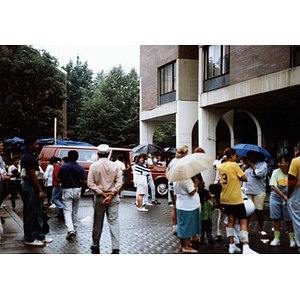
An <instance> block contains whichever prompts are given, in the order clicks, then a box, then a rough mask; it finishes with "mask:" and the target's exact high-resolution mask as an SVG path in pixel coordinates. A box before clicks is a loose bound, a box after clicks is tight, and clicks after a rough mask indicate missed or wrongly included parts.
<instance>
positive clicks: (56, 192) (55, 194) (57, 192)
mask: <svg viewBox="0 0 300 300" xmlns="http://www.w3.org/2000/svg"><path fill="white" fill-rule="evenodd" d="M61 196H62V188H61V187H60V186H53V189H52V203H54V204H55V205H56V206H57V207H58V208H59V209H64V205H63V204H62V202H61Z"/></svg>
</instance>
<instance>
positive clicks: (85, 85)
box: [64, 56, 93, 140]
mask: <svg viewBox="0 0 300 300" xmlns="http://www.w3.org/2000/svg"><path fill="white" fill-rule="evenodd" d="M64 69H65V70H66V71H67V78H68V81H67V98H68V106H67V124H68V125H67V128H68V132H67V135H68V138H69V139H71V140H78V134H77V127H78V123H77V121H78V117H79V114H80V111H81V109H82V104H83V101H84V100H86V99H88V98H89V97H91V95H92V87H93V71H92V70H90V69H89V68H88V63H87V62H84V63H82V62H81V61H80V60H79V56H77V60H76V64H74V63H73V61H72V60H70V62H69V63H68V64H67V66H66V67H64Z"/></svg>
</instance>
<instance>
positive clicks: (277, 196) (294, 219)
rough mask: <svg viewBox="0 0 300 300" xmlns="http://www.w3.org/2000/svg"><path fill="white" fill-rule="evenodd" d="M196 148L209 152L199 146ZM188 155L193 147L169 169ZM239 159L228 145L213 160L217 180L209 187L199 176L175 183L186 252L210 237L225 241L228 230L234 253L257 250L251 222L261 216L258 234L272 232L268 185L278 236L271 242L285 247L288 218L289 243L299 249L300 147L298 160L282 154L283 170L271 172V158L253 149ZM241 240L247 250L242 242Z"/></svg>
mask: <svg viewBox="0 0 300 300" xmlns="http://www.w3.org/2000/svg"><path fill="white" fill-rule="evenodd" d="M200 149H201V148H200ZM195 152H202V153H204V152H205V151H204V150H203V149H201V151H199V148H196V149H195ZM187 153H188V148H187V146H183V147H179V148H178V149H177V152H176V155H175V158H174V159H173V160H172V161H171V163H170V164H169V166H168V170H170V169H171V168H172V166H174V165H175V164H176V162H177V161H178V160H179V159H180V158H182V157H184V156H186V155H187ZM237 159H238V156H237V153H236V150H235V149H233V148H227V149H225V151H224V153H223V156H222V155H220V154H218V155H217V158H216V160H215V161H214V162H213V168H214V170H215V172H216V176H215V180H214V183H212V184H209V186H208V189H207V190H206V189H204V188H203V182H202V181H201V180H200V181H199V180H198V179H197V177H196V178H191V179H188V180H185V181H178V182H169V201H172V203H173V209H172V222H173V232H174V234H176V235H177V236H178V238H179V239H180V241H181V250H182V252H188V253H197V246H198V245H203V244H206V243H205V235H206V238H207V240H208V243H209V244H210V245H215V243H217V242H220V241H222V236H223V233H224V228H225V235H226V237H227V239H228V252H229V253H231V254H233V253H240V252H243V253H244V254H256V252H255V251H253V250H252V249H251V248H250V247H249V232H248V228H249V222H250V218H251V216H252V215H253V214H255V216H256V219H257V224H258V234H259V235H261V237H264V236H266V235H267V232H266V231H265V229H264V212H265V210H264V203H265V198H266V190H267V188H268V185H269V187H270V188H271V192H270V202H269V205H270V219H272V220H273V222H274V238H273V240H272V241H271V242H270V246H272V247H276V246H279V245H280V234H281V220H284V221H285V222H286V227H287V231H288V236H289V240H290V244H289V246H290V247H291V248H295V247H298V249H299V247H300V244H299V237H300V231H299V229H300V205H299V204H298V202H300V197H299V194H297V193H300V192H299V191H300V188H299V189H298V187H299V186H300V145H299V144H298V146H297V150H296V151H295V158H293V159H292V163H291V158H290V157H289V156H288V155H286V154H285V155H280V156H279V157H278V159H277V161H278V168H276V166H275V167H274V168H272V171H271V172H270V168H269V166H268V164H267V162H266V158H265V156H264V155H263V154H261V153H259V152H255V151H248V152H247V157H243V158H242V159H240V161H239V162H238V160H237ZM272 165H274V163H273V164H272ZM201 179H202V178H201ZM197 190H198V195H197V193H196V191H197ZM214 209H216V210H217V211H218V212H217V213H218V217H217V222H216V224H215V225H216V229H217V232H216V233H217V234H216V236H215V238H214V237H213V236H212V211H213V210H214ZM199 211H200V212H201V213H199ZM199 215H200V220H201V221H199ZM200 224H201V226H200V229H199V225H200ZM240 243H241V244H242V250H241V248H240V247H238V246H237V245H238V244H240ZM195 246H196V247H195Z"/></svg>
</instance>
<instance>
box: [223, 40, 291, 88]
mask: <svg viewBox="0 0 300 300" xmlns="http://www.w3.org/2000/svg"><path fill="white" fill-rule="evenodd" d="M290 51H291V48H290V46H288V45H283V46H272V45H268V46H265V45H257V46H251V45H243V46H234V45H233V46H230V71H229V76H230V84H235V83H238V82H241V81H245V80H249V79H253V78H256V77H259V76H264V75H268V74H271V73H275V72H279V71H282V70H286V69H288V68H290V62H291V54H290V53H291V52H290Z"/></svg>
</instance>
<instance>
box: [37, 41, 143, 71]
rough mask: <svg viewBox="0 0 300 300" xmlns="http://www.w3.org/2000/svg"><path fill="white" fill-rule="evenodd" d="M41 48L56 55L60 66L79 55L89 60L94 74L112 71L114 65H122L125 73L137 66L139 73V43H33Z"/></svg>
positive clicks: (82, 58)
mask: <svg viewBox="0 0 300 300" xmlns="http://www.w3.org/2000/svg"><path fill="white" fill-rule="evenodd" d="M32 46H33V47H34V48H36V49H39V50H46V51H47V52H49V53H50V54H51V55H52V56H54V57H56V58H57V59H58V62H59V66H60V67H62V66H65V65H67V64H68V63H69V61H70V60H72V61H73V62H74V63H75V62H76V59H77V55H79V60H80V61H81V62H83V63H84V62H85V61H87V62H88V67H89V69H91V70H93V73H94V76H95V75H96V74H97V73H99V72H100V71H102V70H104V72H108V71H110V70H111V69H112V68H113V67H117V66H119V65H121V66H122V68H123V70H124V71H125V73H128V72H129V71H130V70H131V69H132V68H135V69H136V70H137V72H138V73H139V45H32Z"/></svg>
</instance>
